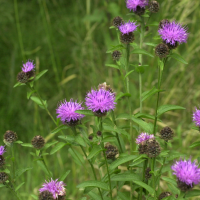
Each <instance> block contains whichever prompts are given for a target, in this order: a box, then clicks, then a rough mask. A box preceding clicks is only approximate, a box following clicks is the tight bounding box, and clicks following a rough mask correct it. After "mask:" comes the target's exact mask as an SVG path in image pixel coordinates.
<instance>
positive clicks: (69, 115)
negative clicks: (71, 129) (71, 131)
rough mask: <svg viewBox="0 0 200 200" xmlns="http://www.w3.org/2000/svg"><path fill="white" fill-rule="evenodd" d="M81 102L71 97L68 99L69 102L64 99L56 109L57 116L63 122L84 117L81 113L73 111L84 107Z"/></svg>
mask: <svg viewBox="0 0 200 200" xmlns="http://www.w3.org/2000/svg"><path fill="white" fill-rule="evenodd" d="M81 104H82V103H77V101H73V99H70V101H69V102H67V101H66V100H64V101H63V102H61V103H60V105H59V106H58V108H57V109H56V113H57V114H58V116H57V118H60V119H61V121H62V123H63V124H65V123H70V122H71V121H74V122H75V121H78V120H80V119H82V118H83V117H84V115H83V114H79V113H75V111H76V110H83V109H84V108H83V107H82V106H81Z"/></svg>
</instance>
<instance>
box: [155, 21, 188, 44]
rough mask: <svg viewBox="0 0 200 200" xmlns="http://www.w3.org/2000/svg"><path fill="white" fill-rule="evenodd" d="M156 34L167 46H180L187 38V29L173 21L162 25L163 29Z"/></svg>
mask: <svg viewBox="0 0 200 200" xmlns="http://www.w3.org/2000/svg"><path fill="white" fill-rule="evenodd" d="M158 33H159V34H160V35H161V38H162V39H163V40H164V41H165V42H166V43H167V44H171V45H173V46H174V45H175V44H176V42H179V43H180V44H181V43H186V42H187V38H188V32H187V29H186V28H185V27H182V26H181V24H180V23H176V22H175V21H173V22H170V23H166V24H164V25H163V27H162V28H160V29H159V30H158Z"/></svg>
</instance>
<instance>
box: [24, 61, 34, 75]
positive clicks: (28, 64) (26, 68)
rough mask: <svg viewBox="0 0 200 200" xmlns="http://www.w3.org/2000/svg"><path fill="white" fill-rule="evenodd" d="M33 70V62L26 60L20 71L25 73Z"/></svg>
mask: <svg viewBox="0 0 200 200" xmlns="http://www.w3.org/2000/svg"><path fill="white" fill-rule="evenodd" d="M34 69H35V65H34V64H33V61H30V60H28V61H27V62H26V63H25V64H23V67H22V71H23V72H25V73H27V72H30V71H32V70H34Z"/></svg>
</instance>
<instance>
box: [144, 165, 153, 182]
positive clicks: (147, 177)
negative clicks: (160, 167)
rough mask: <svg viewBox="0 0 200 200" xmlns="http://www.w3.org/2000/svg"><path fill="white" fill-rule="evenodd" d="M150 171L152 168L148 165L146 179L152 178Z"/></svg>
mask: <svg viewBox="0 0 200 200" xmlns="http://www.w3.org/2000/svg"><path fill="white" fill-rule="evenodd" d="M150 171H151V168H150V167H147V168H146V171H145V178H146V179H150V178H151V176H152V174H150V173H149V172H150Z"/></svg>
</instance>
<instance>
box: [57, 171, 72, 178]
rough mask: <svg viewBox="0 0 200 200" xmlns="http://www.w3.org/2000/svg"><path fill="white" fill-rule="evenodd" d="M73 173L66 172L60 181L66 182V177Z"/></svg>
mask: <svg viewBox="0 0 200 200" xmlns="http://www.w3.org/2000/svg"><path fill="white" fill-rule="evenodd" d="M70 172H71V170H68V171H66V172H65V173H64V174H63V175H62V176H61V177H60V178H59V181H64V180H65V179H66V177H67V176H68V175H69V173H70Z"/></svg>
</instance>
